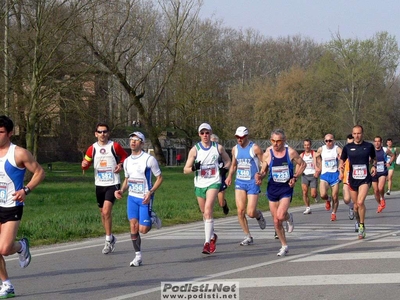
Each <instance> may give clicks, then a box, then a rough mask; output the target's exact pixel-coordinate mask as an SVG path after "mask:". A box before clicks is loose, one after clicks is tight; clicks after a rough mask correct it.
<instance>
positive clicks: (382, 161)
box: [375, 148, 390, 173]
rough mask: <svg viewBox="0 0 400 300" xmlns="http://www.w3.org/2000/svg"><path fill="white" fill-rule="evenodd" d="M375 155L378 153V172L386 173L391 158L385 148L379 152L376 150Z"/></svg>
mask: <svg viewBox="0 0 400 300" xmlns="http://www.w3.org/2000/svg"><path fill="white" fill-rule="evenodd" d="M375 153H376V172H377V173H385V172H386V171H387V167H386V162H388V161H390V156H388V155H387V154H386V152H385V151H384V150H383V148H381V149H379V150H376V149H375ZM388 157H389V159H388Z"/></svg>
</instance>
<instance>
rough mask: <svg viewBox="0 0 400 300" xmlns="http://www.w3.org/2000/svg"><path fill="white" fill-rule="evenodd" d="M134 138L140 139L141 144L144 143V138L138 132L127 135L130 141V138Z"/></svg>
mask: <svg viewBox="0 0 400 300" xmlns="http://www.w3.org/2000/svg"><path fill="white" fill-rule="evenodd" d="M134 136H136V137H138V138H139V139H141V140H142V142H143V143H144V141H145V140H146V139H145V138H144V134H143V133H141V132H140V131H135V132H132V133H131V134H130V135H129V139H131V138H132V137H134Z"/></svg>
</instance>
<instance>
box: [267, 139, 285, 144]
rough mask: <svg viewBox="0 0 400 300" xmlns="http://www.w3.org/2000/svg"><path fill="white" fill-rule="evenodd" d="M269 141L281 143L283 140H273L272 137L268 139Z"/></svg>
mask: <svg viewBox="0 0 400 300" xmlns="http://www.w3.org/2000/svg"><path fill="white" fill-rule="evenodd" d="M270 141H271V143H273V144H282V143H283V140H274V139H270Z"/></svg>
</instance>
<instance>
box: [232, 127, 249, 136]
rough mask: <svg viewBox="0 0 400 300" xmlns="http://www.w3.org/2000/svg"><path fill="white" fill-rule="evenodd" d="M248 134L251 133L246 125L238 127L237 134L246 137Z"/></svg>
mask: <svg viewBox="0 0 400 300" xmlns="http://www.w3.org/2000/svg"><path fill="white" fill-rule="evenodd" d="M248 134H249V131H248V130H247V128H246V127H244V126H240V127H238V128H237V129H236V133H235V136H240V137H244V136H246V135H248Z"/></svg>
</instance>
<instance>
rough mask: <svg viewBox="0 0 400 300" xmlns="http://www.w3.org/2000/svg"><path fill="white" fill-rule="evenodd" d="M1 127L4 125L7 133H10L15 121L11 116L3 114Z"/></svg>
mask: <svg viewBox="0 0 400 300" xmlns="http://www.w3.org/2000/svg"><path fill="white" fill-rule="evenodd" d="M0 127H4V128H5V129H6V131H7V133H9V132H11V131H13V129H14V123H13V121H12V120H11V119H10V118H9V117H7V116H5V115H2V116H0Z"/></svg>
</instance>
